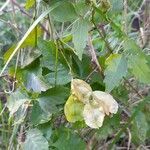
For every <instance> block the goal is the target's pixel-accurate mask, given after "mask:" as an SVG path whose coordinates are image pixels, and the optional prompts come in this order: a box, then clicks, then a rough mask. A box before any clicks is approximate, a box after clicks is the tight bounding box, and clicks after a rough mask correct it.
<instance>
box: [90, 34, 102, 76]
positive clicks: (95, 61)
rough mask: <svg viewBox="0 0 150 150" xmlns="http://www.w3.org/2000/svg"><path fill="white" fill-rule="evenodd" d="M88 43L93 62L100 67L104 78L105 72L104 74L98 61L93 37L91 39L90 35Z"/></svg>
mask: <svg viewBox="0 0 150 150" xmlns="http://www.w3.org/2000/svg"><path fill="white" fill-rule="evenodd" d="M88 45H89V52H90V54H91V57H92V62H93V63H94V64H95V65H96V66H97V67H98V70H99V72H100V74H101V76H102V77H103V78H104V74H103V71H102V68H101V66H100V64H99V62H98V59H97V56H96V53H95V50H94V46H93V44H92V39H91V36H90V35H89V37H88Z"/></svg>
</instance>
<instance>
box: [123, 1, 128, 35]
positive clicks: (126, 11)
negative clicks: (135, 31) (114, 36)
mask: <svg viewBox="0 0 150 150" xmlns="http://www.w3.org/2000/svg"><path fill="white" fill-rule="evenodd" d="M123 6H124V31H125V33H126V34H127V31H128V30H127V29H128V28H127V14H128V2H127V0H124V2H123Z"/></svg>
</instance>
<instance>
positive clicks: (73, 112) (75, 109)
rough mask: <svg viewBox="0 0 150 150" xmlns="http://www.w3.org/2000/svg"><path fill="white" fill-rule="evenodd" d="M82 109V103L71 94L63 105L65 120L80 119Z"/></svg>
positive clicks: (81, 118)
mask: <svg viewBox="0 0 150 150" xmlns="http://www.w3.org/2000/svg"><path fill="white" fill-rule="evenodd" d="M83 109H84V104H83V103H82V102H80V101H79V100H77V99H75V97H74V96H72V95H71V96H70V97H69V98H68V100H67V102H66V104H65V106H64V112H65V116H66V118H67V120H68V121H69V122H76V121H82V120H83V115H82V114H83Z"/></svg>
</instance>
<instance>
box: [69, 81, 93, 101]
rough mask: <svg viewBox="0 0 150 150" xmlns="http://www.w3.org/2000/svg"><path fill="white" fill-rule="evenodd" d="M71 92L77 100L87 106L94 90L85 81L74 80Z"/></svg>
mask: <svg viewBox="0 0 150 150" xmlns="http://www.w3.org/2000/svg"><path fill="white" fill-rule="evenodd" d="M71 92H72V94H73V95H74V96H76V97H77V99H79V100H80V101H81V102H83V103H84V104H87V103H88V102H89V98H90V96H91V94H92V88H91V87H90V85H89V84H87V83H86V82H85V81H83V80H80V79H73V80H72V81H71Z"/></svg>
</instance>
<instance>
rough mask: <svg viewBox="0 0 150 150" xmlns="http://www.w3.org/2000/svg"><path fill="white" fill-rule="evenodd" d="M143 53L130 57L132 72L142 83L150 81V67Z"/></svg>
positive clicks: (129, 63)
mask: <svg viewBox="0 0 150 150" xmlns="http://www.w3.org/2000/svg"><path fill="white" fill-rule="evenodd" d="M147 63H148V62H147V60H146V59H145V57H144V56H142V55H131V56H129V57H128V67H129V68H130V69H131V71H132V74H133V75H134V76H135V77H136V78H137V79H138V80H139V81H140V82H142V83H146V84H148V83H150V67H149V66H148V64H147Z"/></svg>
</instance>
